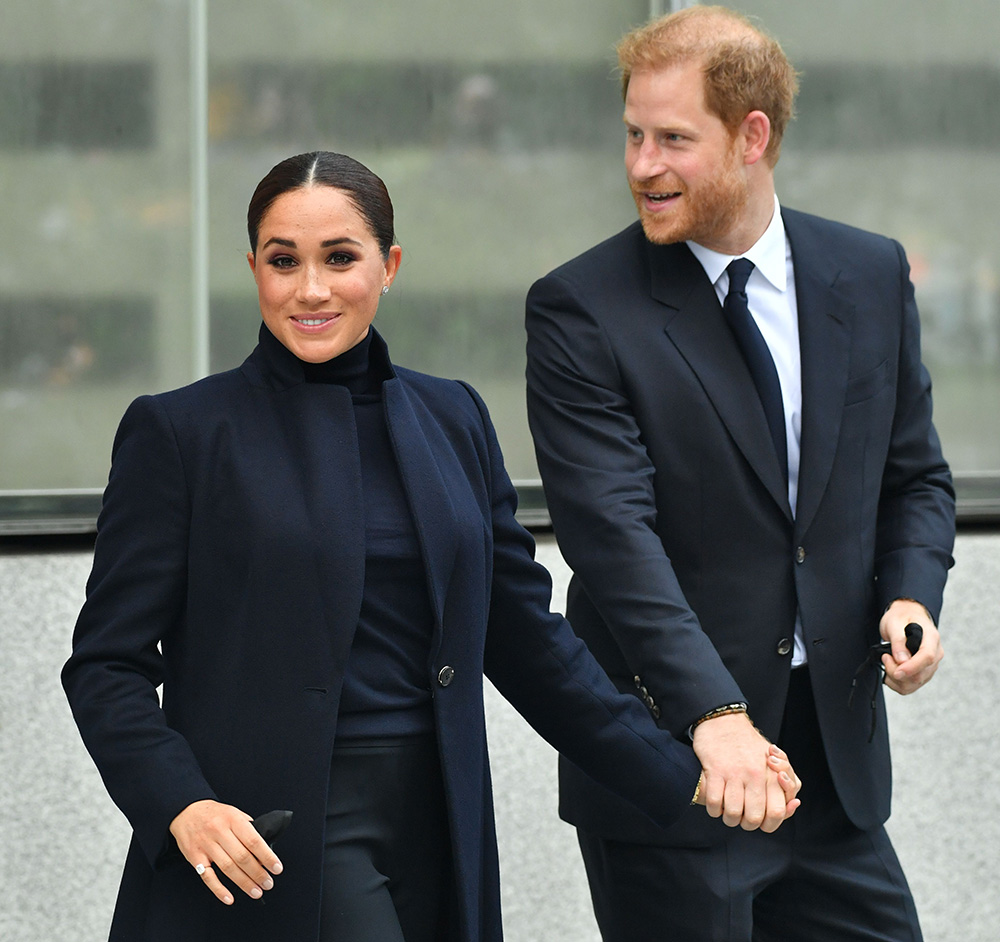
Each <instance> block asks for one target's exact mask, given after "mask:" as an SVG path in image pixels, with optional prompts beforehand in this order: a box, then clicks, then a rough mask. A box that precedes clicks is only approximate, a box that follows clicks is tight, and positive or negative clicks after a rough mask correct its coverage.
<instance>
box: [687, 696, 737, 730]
mask: <svg viewBox="0 0 1000 942" xmlns="http://www.w3.org/2000/svg"><path fill="white" fill-rule="evenodd" d="M746 712H747V705H746V704H745V703H727V704H725V705H723V706H720V707H716V708H715V709H714V710H709V711H708V713H706V714H705V715H704V716H701V717H699V718H698V719H696V720H695V721H694V722H693V723H692V724H691V731H692V732H693V731H694V730H695V729H697V728H698V727H699V726H701V724H702V723H704V722H705V720H714V719H715V718H716V717H717V716H730V715H731V714H733V713H746Z"/></svg>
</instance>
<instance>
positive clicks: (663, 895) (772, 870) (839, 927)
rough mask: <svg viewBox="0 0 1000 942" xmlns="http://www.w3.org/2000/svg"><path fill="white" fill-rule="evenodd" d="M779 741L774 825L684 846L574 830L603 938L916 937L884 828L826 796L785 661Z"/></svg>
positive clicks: (816, 740) (808, 717)
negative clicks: (783, 762) (794, 802)
mask: <svg viewBox="0 0 1000 942" xmlns="http://www.w3.org/2000/svg"><path fill="white" fill-rule="evenodd" d="M779 744H780V745H781V746H782V748H784V749H785V750H786V752H787V753H788V755H789V757H790V758H791V760H792V763H793V765H794V766H795V770H796V772H797V773H798V774H799V776H800V777H801V779H802V781H803V785H802V791H801V793H800V795H801V798H802V807H801V808H800V809H799V811H798V812H796V814H795V816H794V817H793V818H792V819H791V820H790V821H788V822H786V823H784V824H782V825H781V827H780V828H779V829H778V830H777V831H776V832H775V833H774V834H763V833H761V832H759V831H753V832H747V831H743V830H742V829H740V828H733V829H727V833H726V835H725V839H724V840H723V841H721V842H720V843H718V844H715V845H712V846H708V847H696V848H687V847H663V846H655V845H654V846H646V845H638V844H629V843H623V842H619V841H612V840H607V839H604V838H600V837H596V836H594V835H590V834H587V833H585V832H582V831H581V832H579V840H580V848H581V850H582V852H583V858H584V863H585V865H586V868H587V876H588V879H589V881H590V888H591V895H592V898H593V901H594V911H595V914H596V916H597V921H598V924H599V926H600V928H601V935H602V936H603V938H604V942H625V940H628V942H634V940H635V939H648V940H651V942H654V940H655V942H861V940H865V942H876V940H878V942H920V940H921V939H922V936H921V933H920V925H919V922H918V920H917V913H916V908H915V907H914V904H913V898H912V896H911V895H910V890H909V887H908V886H907V884H906V878H905V877H904V876H903V871H902V869H901V868H900V865H899V861H898V859H897V858H896V854H895V851H894V850H893V849H892V844H891V843H890V842H889V838H888V835H887V834H886V833H885V829H884V828H877V829H875V830H873V831H861V830H858V829H857V828H856V827H855V826H854V825H853V824H851V822H850V821H849V820H848V818H847V816H846V815H845V814H844V811H843V808H842V807H841V805H840V802H839V800H838V799H837V795H836V792H835V790H834V787H833V782H832V781H831V779H830V771H829V767H828V766H827V762H826V758H825V755H824V752H823V747H822V743H821V741H820V735H819V726H818V722H817V719H816V711H815V704H814V701H813V696H812V689H811V686H810V684H809V672H808V669H807V668H800V669H799V670H795V671H793V672H792V684H791V687H790V690H789V695H788V701H787V703H786V707H785V718H784V723H783V727H782V732H781V737H780V741H779Z"/></svg>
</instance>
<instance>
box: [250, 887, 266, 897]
mask: <svg viewBox="0 0 1000 942" xmlns="http://www.w3.org/2000/svg"><path fill="white" fill-rule="evenodd" d="M250 895H251V896H252V897H253V898H254V899H260V898H261V897H262V896H263V895H264V891H263V890H262V889H261V888H260V887H259V886H255V887H254V888H253V889H252V890H251V891H250Z"/></svg>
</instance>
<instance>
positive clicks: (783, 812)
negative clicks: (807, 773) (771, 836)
mask: <svg viewBox="0 0 1000 942" xmlns="http://www.w3.org/2000/svg"><path fill="white" fill-rule="evenodd" d="M694 752H695V755H696V756H697V757H698V760H699V761H700V762H701V765H702V769H703V770H704V771H703V773H702V776H703V780H702V789H701V796H700V797H702V798H704V803H705V809H706V810H707V811H708V813H709V814H710V815H711V816H712V817H713V818H718V817H720V816H721V817H722V820H723V821H724V822H725V824H727V825H728V826H729V827H736V825H739V826H740V827H742V828H743V829H744V830H745V831H753V830H755V829H756V828H760V829H761V830H762V831H767V832H771V831H774V830H776V829H777V828H778V826H779V825H780V824H781V822H782V821H784V820H785V819H786V818H788V817H790V816H791V815H792V814H794V813H795V809H796V808H797V807H798V806H799V802H798V799H797V798H796V797H795V796H796V795H797V794H798V791H799V787H800V785H801V783H800V782H799V780H798V777H797V776H796V775H795V772H794V771H793V770H792V767H791V765H790V764H789V762H788V757H787V756H786V755H785V754H784V753H783V752H782V751H781V750H780V749H778V748H777V746H772V745H771V743H769V742H768V741H767V740H766V739H765V738H764V737H763V736H762V735H761V734H760V733H759V732H757V730H756V729H755V728H754V726H753V724H752V723H751V722H750V719H749V717H747V715H746V714H745V713H734V714H729V715H725V716H717V717H714V718H713V719H710V720H705V721H704V722H703V723H699V724H698V725H697V726H696V727H695V730H694ZM782 776H783V777H782Z"/></svg>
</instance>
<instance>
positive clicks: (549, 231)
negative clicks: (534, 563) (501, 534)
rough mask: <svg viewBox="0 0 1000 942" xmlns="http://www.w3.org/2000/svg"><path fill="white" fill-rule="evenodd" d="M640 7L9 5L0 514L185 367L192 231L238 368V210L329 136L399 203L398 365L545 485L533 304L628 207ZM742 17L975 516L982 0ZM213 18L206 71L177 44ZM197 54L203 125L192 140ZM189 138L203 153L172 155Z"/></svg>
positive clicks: (812, 186) (997, 401)
mask: <svg viewBox="0 0 1000 942" xmlns="http://www.w3.org/2000/svg"><path fill="white" fill-rule="evenodd" d="M657 6H660V7H662V6H669V4H665V3H657V2H654V3H652V4H651V3H650V2H649V0H629V2H625V3H600V4H590V5H589V6H588V7H587V8H585V9H584V8H581V6H580V4H579V3H576V2H569V0H508V2H505V3H499V4H498V3H495V2H492V0H489V2H487V0H440V2H437V3H434V4H418V3H409V4H367V5H364V4H362V5H350V6H348V5H344V4H331V3H328V2H325V0H283V2H282V3H281V4H280V5H275V4H273V3H265V2H264V0H212V2H211V3H210V4H205V3H204V2H203V0H151V2H149V3H144V4H133V3H126V2H124V0H81V2H78V3H74V4H66V3H63V2H61V0H33V2H28V0H12V2H10V3H8V4H7V5H6V6H5V22H4V30H3V31H2V32H0V200H2V203H0V205H3V206H4V209H5V217H6V218H7V219H8V220H13V221H14V224H13V225H8V226H5V227H4V235H3V236H2V237H0V238H2V239H3V240H4V244H3V247H2V251H0V517H2V516H4V515H5V514H6V515H8V516H10V515H17V514H22V515H23V514H26V513H28V512H29V510H26V509H25V508H33V509H32V510H31V511H30V512H35V511H34V509H37V508H38V507H39V506H44V504H45V500H46V497H45V494H49V493H51V492H54V491H65V492H67V493H69V494H76V495H79V494H80V493H81V492H84V491H86V492H88V493H91V494H92V496H93V495H96V494H97V493H98V492H99V489H100V487H101V485H102V484H103V482H104V480H105V479H106V474H107V464H108V454H109V449H110V443H111V438H112V435H113V432H114V428H115V425H116V424H117V421H118V419H119V417H120V415H121V413H122V411H123V409H124V407H125V405H126V404H127V402H128V401H129V400H130V399H131V398H132V397H133V396H135V395H138V394H140V393H143V392H149V391H153V390H158V389H165V388H169V387H172V386H177V385H180V384H182V383H185V382H188V381H190V380H191V379H193V378H195V377H196V375H197V373H198V371H199V366H198V364H199V363H200V362H201V360H200V357H199V351H198V349H197V346H198V327H197V324H196V323H195V321H196V318H197V313H196V311H197V309H198V308H199V307H200V304H201V300H200V296H199V297H196V296H195V292H196V291H198V292H201V291H202V286H200V285H199V286H197V287H196V284H195V281H196V269H197V264H196V263H199V262H203V261H204V259H194V258H193V252H194V244H195V243H196V242H198V243H199V244H201V241H200V239H196V238H195V236H196V235H200V234H201V233H202V232H203V231H204V230H201V229H195V228H192V226H193V225H196V226H202V225H203V226H205V227H207V238H206V239H205V240H204V241H205V242H207V245H208V246H209V258H208V262H209V279H208V280H209V283H208V285H207V287H205V288H204V290H205V291H206V292H207V294H208V299H207V302H208V306H209V309H210V321H211V322H210V356H209V367H210V368H211V369H213V370H215V369H223V368H228V367H231V366H234V365H236V364H238V363H239V362H241V361H242V359H243V358H244V357H245V356H246V354H247V352H248V351H249V350H250V348H251V347H252V345H253V343H254V340H255V337H256V332H257V324H258V323H259V314H258V312H257V305H256V299H255V293H254V288H253V282H252V279H251V277H250V273H249V270H248V268H247V264H246V258H245V256H246V250H247V245H246V233H245V223H244V219H245V211H246V203H247V200H248V198H249V196H250V193H251V192H252V189H253V187H254V185H255V184H256V182H257V180H258V179H259V178H260V177H261V176H262V175H263V174H264V173H265V172H266V171H267V169H269V167H270V166H272V165H273V164H274V163H275V162H277V161H278V160H280V159H282V158H283V157H286V156H288V155H289V154H292V153H297V152H300V151H305V150H313V149H319V148H326V149H332V150H341V151H345V152H347V153H350V154H352V155H353V156H355V157H358V158H359V159H360V160H362V161H364V162H365V163H367V164H369V165H370V166H371V167H372V168H373V169H374V170H375V171H376V172H378V173H379V174H380V175H381V176H382V177H383V178H384V179H385V180H386V182H387V184H388V186H389V189H390V192H391V193H392V196H393V200H394V203H395V206H396V211H397V233H398V238H399V241H400V243H401V244H402V245H403V249H404V257H403V267H402V271H401V273H400V277H399V278H398V279H397V281H396V284H395V285H394V287H393V291H392V292H390V294H389V296H388V297H387V298H386V299H385V300H384V302H383V304H382V308H381V310H380V314H379V324H380V326H381V329H382V330H383V332H384V333H385V334H386V336H387V338H388V340H389V342H390V345H391V348H392V351H393V355H394V357H395V358H396V360H397V361H398V362H400V363H405V364H407V365H409V366H413V367H415V368H418V369H425V370H428V371H431V372H436V373H443V374H446V375H457V376H461V377H464V378H469V379H471V380H472V381H473V382H474V383H475V384H476V386H477V387H478V388H479V389H480V391H481V392H482V393H483V394H484V396H485V397H486V399H487V402H488V403H489V405H490V408H491V411H492V413H493V416H494V419H495V421H496V424H497V426H498V429H499V432H500V435H501V439H502V441H503V445H504V450H505V453H506V456H507V460H508V465H509V469H510V471H511V473H512V474H513V476H514V477H516V478H519V479H533V478H535V476H536V470H535V465H534V460H533V456H532V449H531V444H530V439H529V436H528V432H527V425H526V422H525V418H524V396H523V370H524V342H523V327H522V317H523V298H524V293H525V291H526V289H527V287H528V285H529V284H530V283H531V282H532V281H533V280H534V279H535V278H536V277H538V276H539V275H541V274H543V273H544V272H546V271H548V270H549V269H550V268H552V267H553V266H554V265H557V264H559V263H560V262H562V261H564V260H565V259H567V258H569V257H571V256H572V255H574V254H576V253H578V252H580V251H582V250H583V249H585V248H587V247H588V246H590V245H592V244H594V243H595V242H597V241H599V240H601V239H603V238H604V237H606V236H608V235H610V234H611V233H613V232H615V231H617V230H618V229H620V228H622V227H623V226H625V225H628V224H629V223H630V222H631V221H632V219H633V218H634V209H633V207H632V203H631V200H630V198H629V196H628V191H627V188H626V186H625V181H624V173H623V168H622V160H621V151H622V133H621V124H620V114H621V100H620V96H619V92H618V88H617V82H616V79H615V77H614V74H613V64H614V62H613V60H614V54H613V46H614V43H615V41H616V40H617V39H618V37H619V36H620V35H621V34H622V32H623V31H624V30H626V29H627V28H629V27H630V26H632V25H635V24H637V23H640V22H642V21H644V20H645V19H646V18H647V15H648V13H649V10H650V8H651V7H657ZM742 6H743V9H745V10H746V11H747V12H749V13H750V14H751V15H759V16H760V18H761V19H762V21H763V22H764V23H765V24H766V25H767V26H769V27H770V28H771V29H773V30H774V32H775V33H776V34H777V35H778V37H779V38H780V39H781V41H782V43H783V44H784V46H785V48H786V49H787V50H788V52H789V54H790V56H791V58H792V59H793V61H794V62H795V63H796V65H797V66H798V67H799V68H800V69H801V71H802V73H803V76H802V93H801V97H800V102H799V117H798V119H797V120H796V122H795V123H794V124H793V125H792V127H791V129H790V131H789V133H788V137H787V141H786V145H785V149H784V154H783V156H782V160H781V163H780V164H779V166H778V171H777V181H778V188H779V195H780V196H781V199H782V201H783V202H784V203H785V204H786V205H789V206H794V207H796V208H800V209H804V210H807V211H812V212H817V213H820V214H822V215H826V216H830V217H833V218H837V219H842V220H844V221H845V222H849V223H853V224H856V225H860V226H863V227H865V228H869V229H873V230H876V231H879V232H884V233H886V234H889V235H892V236H894V237H896V238H898V239H899V240H900V241H901V242H902V243H903V244H904V246H905V247H906V249H907V252H908V255H909V258H910V261H911V264H912V267H913V279H914V282H915V284H916V287H917V294H918V301H919V303H920V307H921V312H922V317H923V324H924V349H925V359H926V360H927V363H928V365H929V366H930V368H931V370H932V373H933V376H934V380H935V403H936V414H937V421H938V426H939V429H940V431H941V433H942V437H943V439H944V442H945V447H946V451H947V454H948V457H949V459H950V460H951V462H952V464H953V466H954V467H955V469H956V471H958V472H959V473H960V474H964V475H969V474H972V473H978V474H980V479H979V480H978V482H976V486H977V487H978V490H976V492H975V493H976V495H977V499H980V500H985V501H987V502H988V501H989V499H990V498H989V496H988V495H989V494H993V495H994V497H997V496H998V495H1000V408H998V406H1000V294H998V290H1000V289H998V285H1000V259H998V253H1000V238H998V232H997V225H998V224H997V220H998V219H1000V206H998V205H997V204H998V202H1000V192H998V190H997V188H995V187H993V186H991V184H990V181H992V180H993V178H994V177H995V176H996V175H997V174H996V171H997V163H998V160H1000V156H998V154H1000V150H998V146H997V145H998V143H1000V140H998V138H1000V114H998V112H1000V94H998V93H1000V68H998V66H997V64H996V56H995V52H994V45H995V40H994V37H995V35H996V32H997V28H1000V10H998V8H996V6H995V4H992V3H990V2H986V0H968V2H967V3H965V4H962V5H961V8H960V9H956V8H954V7H949V6H947V5H944V4H922V5H918V6H916V7H915V6H914V5H913V4H908V3H904V2H903V0H886V2H884V3H880V4H871V3H868V2H867V0H842V2H841V3H838V4H803V3H796V2H794V0H750V2H747V3H745V4H743V5H742ZM205 7H207V16H208V45H207V55H206V52H205V50H201V49H199V48H197V47H196V45H195V44H194V41H193V39H192V29H191V25H192V10H194V11H197V10H199V9H204V8H205ZM202 56H205V58H202ZM198 65H203V66H205V67H206V68H207V73H208V94H207V127H205V128H197V129H194V128H192V120H193V114H194V113H195V112H193V111H192V94H193V90H192V88H191V81H192V79H191V76H192V75H196V74H197V71H198V70H197V69H196V68H195V66H198ZM203 133H204V134H207V140H208V145H207V152H200V151H199V152H197V153H193V150H192V148H193V144H195V145H196V143H197V140H198V139H199V136H200V135H201V134H203ZM202 158H203V159H204V160H205V162H206V165H207V173H208V208H207V218H204V219H202V218H199V212H198V209H197V207H195V206H194V205H193V204H194V203H195V201H196V198H195V189H196V188H195V186H194V181H196V180H197V179H198V178H197V177H196V176H195V175H194V174H193V173H192V169H191V168H192V164H193V163H194V164H197V163H198V162H199V161H200V159H202ZM983 472H996V473H997V474H998V477H997V478H995V479H993V480H992V483H991V482H990V480H989V479H988V478H987V477H985V476H984V475H983V474H982V473H983ZM984 482H985V483H984ZM966 487H967V493H969V494H971V493H972V490H970V489H968V488H971V487H972V484H969V485H966ZM40 491H41V492H43V493H42V495H41V496H39V492H40ZM14 493H17V494H20V495H22V496H21V498H19V503H17V505H16V506H17V508H19V509H18V510H16V512H15V511H14V510H11V511H9V512H8V511H7V510H5V509H4V508H5V507H14V506H15V505H14V504H13V503H10V502H9V501H12V500H13V497H12V495H13V494H14ZM24 495H27V496H24ZM983 495H986V496H985V497H984V496H983ZM76 499H77V498H73V500H71V501H70V504H72V506H74V507H76V506H78V505H77V504H76V503H73V501H75V500H76ZM5 500H7V501H8V503H6V504H5V503H4V501H5ZM70 504H66V503H65V502H64V504H63V505H61V506H63V507H64V508H65V507H66V506H70ZM53 506H56V505H55V504H54V505H53ZM996 506H1000V504H997V505H996ZM67 513H68V511H67Z"/></svg>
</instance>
